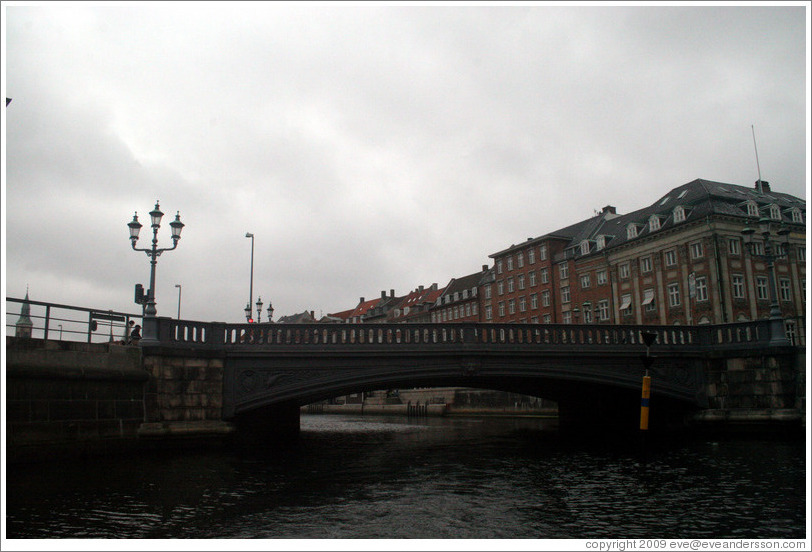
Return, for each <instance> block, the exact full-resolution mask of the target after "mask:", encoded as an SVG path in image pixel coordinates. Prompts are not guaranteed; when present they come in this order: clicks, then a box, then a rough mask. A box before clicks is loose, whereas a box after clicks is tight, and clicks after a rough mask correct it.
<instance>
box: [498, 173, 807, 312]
mask: <svg viewBox="0 0 812 552" xmlns="http://www.w3.org/2000/svg"><path fill="white" fill-rule="evenodd" d="M805 215H806V202H805V201H804V200H802V199H800V198H797V197H794V196H790V195H788V194H783V193H779V192H774V191H772V190H771V189H770V186H769V183H767V182H764V181H759V182H757V183H756V185H755V186H754V187H753V188H748V187H743V186H736V185H732V184H723V183H719V182H711V181H707V180H701V179H698V180H694V181H692V182H689V183H687V184H684V185H682V186H679V187H677V188H674V189H673V190H671V191H669V192H668V193H667V194H666V195H664V196H663V197H661V198H660V199H658V200H657V201H656V202H655V203H653V204H652V205H649V206H648V207H645V208H643V209H640V210H637V211H634V212H632V213H629V214H625V215H618V214H617V212H616V210H615V209H614V208H613V207H611V206H609V207H605V208H604V209H603V210H602V212H601V213H599V214H597V215H596V216H594V217H592V218H589V219H587V220H584V221H581V222H579V223H576V224H574V225H571V226H569V227H566V228H563V229H561V230H556V231H554V232H551V233H549V234H545V235H543V236H541V237H538V238H533V239H528V240H527V241H526V242H524V243H522V244H519V245H512V246H511V247H509V248H507V249H505V250H502V251H500V252H498V253H494V254H492V255H490V257H491V258H492V259H493V260H494V268H495V282H494V283H493V284H492V286H493V290H491V291H492V293H493V295H494V304H495V309H494V312H493V313H492V314H493V317H492V320H488V319H487V316H485V317H483V321H493V322H520V323H598V324H600V323H604V324H663V325H666V324H721V323H727V322H739V321H746V320H756V319H760V318H766V317H768V316H769V311H770V304H771V291H770V289H769V287H770V270H769V265H768V263H767V262H765V261H764V260H761V259H759V258H757V257H755V256H752V255H750V253H749V252H748V251H747V248H746V247H745V245H744V243H743V240H742V238H743V236H742V230H744V229H745V228H747V227H751V228H752V227H756V226H758V225H759V224H760V223H761V224H765V223H769V224H770V225H771V226H772V235H773V236H775V235H777V234H778V231H779V230H782V232H781V234H782V236H783V235H784V234H786V238H785V239H786V241H787V244H786V247H785V249H786V255H785V256H783V257H782V258H779V259H777V260H776V261H775V274H776V278H775V279H776V291H777V297H778V303H779V306H780V309H781V312H782V315H783V316H784V317H787V318H794V317H803V316H804V313H805V308H806V219H805ZM759 240H760V236H758V234H757V237H756V238H755V240H754V242H755V247H756V252H757V253H758V252H759V250H761V251H762V252H763V250H764V244H763V243H760V241H759ZM483 292H484V293H487V291H486V290H483Z"/></svg>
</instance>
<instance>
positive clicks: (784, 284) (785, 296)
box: [778, 278, 792, 301]
mask: <svg viewBox="0 0 812 552" xmlns="http://www.w3.org/2000/svg"><path fill="white" fill-rule="evenodd" d="M789 286H790V284H789V278H781V279H780V280H778V295H780V296H781V300H782V301H792V292H791V291H790V287H789Z"/></svg>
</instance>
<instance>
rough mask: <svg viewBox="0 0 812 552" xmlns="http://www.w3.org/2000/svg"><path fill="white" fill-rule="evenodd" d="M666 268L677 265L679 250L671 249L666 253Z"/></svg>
mask: <svg viewBox="0 0 812 552" xmlns="http://www.w3.org/2000/svg"><path fill="white" fill-rule="evenodd" d="M663 255H665V266H674V265H676V264H677V250H676V249H669V250H668V251H666V252H665V253H663Z"/></svg>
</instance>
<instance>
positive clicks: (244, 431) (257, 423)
mask: <svg viewBox="0 0 812 552" xmlns="http://www.w3.org/2000/svg"><path fill="white" fill-rule="evenodd" d="M299 410H300V409H299V406H298V405H283V406H265V407H261V408H255V409H253V410H250V411H248V412H243V413H240V414H237V415H236V416H235V417H234V419H233V421H232V422H233V424H234V427H235V429H236V431H235V434H234V439H235V441H236V442H237V444H238V445H240V446H243V447H246V448H250V449H263V448H266V447H271V446H274V445H276V444H278V443H280V442H284V441H292V440H295V439H297V438H298V437H299V430H300V422H299Z"/></svg>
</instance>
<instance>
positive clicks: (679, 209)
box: [674, 205, 685, 223]
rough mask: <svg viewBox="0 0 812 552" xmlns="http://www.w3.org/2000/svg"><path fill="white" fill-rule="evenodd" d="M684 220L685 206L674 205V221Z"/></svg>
mask: <svg viewBox="0 0 812 552" xmlns="http://www.w3.org/2000/svg"><path fill="white" fill-rule="evenodd" d="M684 220H685V208H684V207H683V206H682V205H677V206H676V207H674V222H675V223H677V222H682V221H684Z"/></svg>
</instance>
